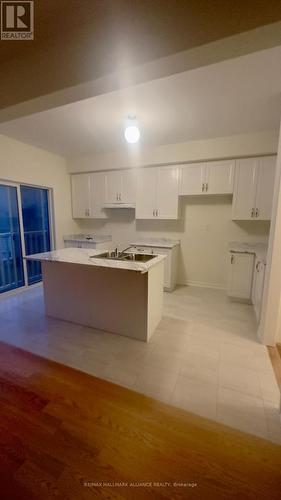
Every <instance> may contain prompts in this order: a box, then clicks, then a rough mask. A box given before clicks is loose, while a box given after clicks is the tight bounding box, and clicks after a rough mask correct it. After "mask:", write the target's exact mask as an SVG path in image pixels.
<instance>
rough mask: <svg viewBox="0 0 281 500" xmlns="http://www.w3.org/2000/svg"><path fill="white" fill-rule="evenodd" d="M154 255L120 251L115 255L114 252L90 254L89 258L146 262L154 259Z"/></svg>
mask: <svg viewBox="0 0 281 500" xmlns="http://www.w3.org/2000/svg"><path fill="white" fill-rule="evenodd" d="M154 257H156V255H149V254H144V253H120V255H116V253H115V252H104V253H100V254H99V255H92V256H91V259H109V260H121V261H131V262H148V261H149V260H151V259H154Z"/></svg>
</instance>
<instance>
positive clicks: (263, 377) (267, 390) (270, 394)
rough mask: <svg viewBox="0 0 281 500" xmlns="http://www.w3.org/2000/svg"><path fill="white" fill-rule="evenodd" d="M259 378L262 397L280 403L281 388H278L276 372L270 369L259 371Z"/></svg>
mask: <svg viewBox="0 0 281 500" xmlns="http://www.w3.org/2000/svg"><path fill="white" fill-rule="evenodd" d="M258 378H259V381H260V387H261V393H262V397H263V398H264V399H265V400H267V401H271V402H273V403H277V404H279V402H280V389H279V388H278V385H277V381H276V379H275V375H274V373H273V372H272V373H270V372H269V371H268V372H265V371H259V372H258Z"/></svg>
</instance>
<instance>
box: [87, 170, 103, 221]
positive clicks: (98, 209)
mask: <svg viewBox="0 0 281 500" xmlns="http://www.w3.org/2000/svg"><path fill="white" fill-rule="evenodd" d="M104 200H105V174H104V173H103V172H96V173H93V174H91V179H90V217H92V218H93V219H106V218H107V214H106V212H105V210H104Z"/></svg>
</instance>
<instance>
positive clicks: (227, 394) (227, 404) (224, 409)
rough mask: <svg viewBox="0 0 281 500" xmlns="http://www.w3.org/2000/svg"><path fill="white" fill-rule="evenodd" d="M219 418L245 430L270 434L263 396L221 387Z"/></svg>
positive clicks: (263, 435) (218, 406) (219, 393)
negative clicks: (259, 396)
mask: <svg viewBox="0 0 281 500" xmlns="http://www.w3.org/2000/svg"><path fill="white" fill-rule="evenodd" d="M217 419H218V421H220V422H223V423H225V424H226V425H230V426H232V427H236V428H237V429H240V430H242V431H244V432H250V433H253V434H256V435H259V436H261V437H267V436H268V429H267V423H266V416H265V410H264V405H263V400H262V398H257V397H253V396H249V395H247V394H245V393H242V392H238V391H235V390H230V389H225V388H222V387H219V390H218V403H217Z"/></svg>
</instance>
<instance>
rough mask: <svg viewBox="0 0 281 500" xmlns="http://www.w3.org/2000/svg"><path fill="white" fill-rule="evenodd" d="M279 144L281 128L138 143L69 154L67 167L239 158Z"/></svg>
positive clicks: (71, 169) (79, 169) (102, 167)
mask: <svg viewBox="0 0 281 500" xmlns="http://www.w3.org/2000/svg"><path fill="white" fill-rule="evenodd" d="M277 147H278V131H272V130H270V131H265V132H259V133H255V134H244V135H233V136H229V137H218V138H214V139H205V140H201V141H189V142H183V143H177V144H165V145H163V146H157V147H154V148H149V149H145V148H141V146H139V147H137V146H136V145H134V146H131V147H129V146H128V148H127V149H125V148H124V150H123V151H122V152H112V153H107V154H99V155H91V156H84V157H79V158H69V159H68V160H67V168H68V171H69V172H89V171H93V170H111V169H118V168H119V169H120V168H129V167H142V166H146V165H158V164H168V163H183V162H191V161H197V160H212V159H217V158H234V157H238V158H239V157H242V156H252V155H262V154H264V155H266V154H271V153H276V152H277Z"/></svg>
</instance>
